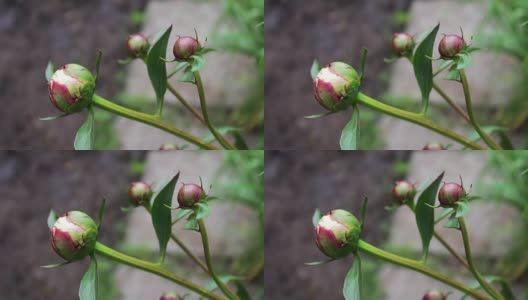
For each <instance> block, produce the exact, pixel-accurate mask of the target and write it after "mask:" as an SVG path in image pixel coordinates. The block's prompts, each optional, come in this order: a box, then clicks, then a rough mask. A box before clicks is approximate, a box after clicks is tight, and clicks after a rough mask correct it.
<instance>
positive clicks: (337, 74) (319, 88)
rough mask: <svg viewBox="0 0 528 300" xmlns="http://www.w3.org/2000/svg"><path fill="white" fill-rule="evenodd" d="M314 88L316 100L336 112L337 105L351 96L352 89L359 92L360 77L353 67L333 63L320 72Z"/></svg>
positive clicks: (314, 82)
mask: <svg viewBox="0 0 528 300" xmlns="http://www.w3.org/2000/svg"><path fill="white" fill-rule="evenodd" d="M313 86H314V94H315V99H317V101H318V102H319V104H321V105H322V106H323V107H324V108H326V109H328V110H330V111H334V109H335V105H336V104H337V103H339V102H341V101H342V100H343V99H345V98H347V96H349V95H348V93H349V90H350V88H351V87H356V89H357V90H359V75H358V73H357V72H356V70H354V68H352V67H351V66H349V65H347V64H345V63H342V62H333V63H331V64H328V65H326V66H325V67H324V68H322V69H321V70H320V71H319V73H318V74H317V77H316V78H315V79H314V81H313Z"/></svg>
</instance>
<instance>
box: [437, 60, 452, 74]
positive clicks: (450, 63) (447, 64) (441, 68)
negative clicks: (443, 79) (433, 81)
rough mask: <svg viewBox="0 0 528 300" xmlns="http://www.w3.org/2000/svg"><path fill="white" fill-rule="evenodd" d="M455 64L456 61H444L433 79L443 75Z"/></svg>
mask: <svg viewBox="0 0 528 300" xmlns="http://www.w3.org/2000/svg"><path fill="white" fill-rule="evenodd" d="M453 63H454V61H453V60H450V59H446V60H444V61H442V64H440V66H439V67H438V69H437V70H436V72H434V74H433V77H436V76H437V75H438V74H440V73H442V72H443V71H444V70H445V69H447V68H449V66H451V65H452V64H453Z"/></svg>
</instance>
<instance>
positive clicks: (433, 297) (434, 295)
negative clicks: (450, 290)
mask: <svg viewBox="0 0 528 300" xmlns="http://www.w3.org/2000/svg"><path fill="white" fill-rule="evenodd" d="M446 299H447V297H446V296H445V295H444V293H442V291H440V290H437V289H432V290H429V291H427V293H425V295H424V296H423V297H422V300H446Z"/></svg>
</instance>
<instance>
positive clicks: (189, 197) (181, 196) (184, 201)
mask: <svg viewBox="0 0 528 300" xmlns="http://www.w3.org/2000/svg"><path fill="white" fill-rule="evenodd" d="M203 192H204V190H203V189H202V187H201V186H199V185H197V184H193V183H190V184H184V185H183V186H182V187H181V188H180V190H179V191H178V203H179V204H180V207H183V208H191V207H193V206H194V205H195V204H196V203H198V202H199V201H200V199H202V193H203Z"/></svg>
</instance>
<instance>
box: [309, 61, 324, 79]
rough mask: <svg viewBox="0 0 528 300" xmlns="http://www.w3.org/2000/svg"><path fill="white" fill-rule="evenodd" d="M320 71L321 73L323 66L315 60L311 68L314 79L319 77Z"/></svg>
mask: <svg viewBox="0 0 528 300" xmlns="http://www.w3.org/2000/svg"><path fill="white" fill-rule="evenodd" d="M319 71H321V66H320V65H319V63H318V62H317V59H314V61H313V63H312V67H311V68H310V75H311V76H312V79H315V77H317V74H319Z"/></svg>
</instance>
